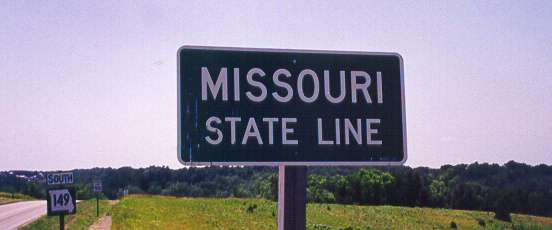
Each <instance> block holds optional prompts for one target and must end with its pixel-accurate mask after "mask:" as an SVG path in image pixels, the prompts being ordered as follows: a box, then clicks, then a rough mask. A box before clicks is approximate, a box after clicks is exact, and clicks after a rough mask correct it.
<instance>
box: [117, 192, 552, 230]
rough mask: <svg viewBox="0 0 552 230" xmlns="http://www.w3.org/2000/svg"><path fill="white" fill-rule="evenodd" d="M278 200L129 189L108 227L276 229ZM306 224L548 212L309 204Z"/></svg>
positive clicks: (463, 224) (324, 228) (316, 227)
mask: <svg viewBox="0 0 552 230" xmlns="http://www.w3.org/2000/svg"><path fill="white" fill-rule="evenodd" d="M277 215H278V214H277V204H276V203H275V202H272V201H269V200H265V199H241V198H224V199H221V198H177V197H170V196H151V195H132V196H128V197H126V198H124V199H123V200H122V201H121V202H119V204H118V205H117V206H115V207H114V208H113V215H112V217H113V226H112V227H113V229H276V228H277V223H276V220H277ZM307 228H308V229H312V230H330V229H336V230H337V229H351V230H353V229H536V230H538V229H552V218H546V217H535V216H527V215H517V214H513V215H512V221H511V222H506V221H501V220H497V219H495V218H494V214H493V213H491V212H481V211H463V210H450V209H439V208H436V209H434V208H409V207H396V206H387V205H384V206H361V205H341V204H308V207H307Z"/></svg>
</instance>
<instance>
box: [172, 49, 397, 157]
mask: <svg viewBox="0 0 552 230" xmlns="http://www.w3.org/2000/svg"><path fill="white" fill-rule="evenodd" d="M183 49H194V50H222V51H253V52H276V53H310V54H359V55H375V56H395V57H397V58H399V66H400V78H401V79H400V81H401V109H402V125H403V133H402V134H403V150H404V157H403V159H402V160H401V161H356V162H348V161H280V162H273V161H272V162H271V161H267V162H237V161H236V162H192V161H189V162H186V161H184V159H182V158H181V152H182V143H181V142H182V136H181V130H180V125H181V124H180V122H181V118H182V114H181V113H180V109H181V108H180V55H179V54H180V51H181V50H183ZM176 59H177V64H176V65H177V70H176V71H177V72H176V79H177V118H178V120H177V127H178V128H177V130H178V131H177V132H178V133H177V138H178V146H177V152H176V155H177V158H178V161H179V162H180V163H181V164H183V165H184V166H212V165H217V166H281V165H289V166H400V165H404V163H405V162H406V160H407V159H408V154H407V152H408V151H407V144H406V106H405V96H404V62H403V58H402V56H401V55H400V54H399V53H393V52H364V51H335V50H302V49H274V48H243V47H217V46H193V45H183V46H181V47H180V48H179V49H178V51H177V52H176Z"/></svg>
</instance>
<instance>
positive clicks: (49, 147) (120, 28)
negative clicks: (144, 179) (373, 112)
mask: <svg viewBox="0 0 552 230" xmlns="http://www.w3.org/2000/svg"><path fill="white" fill-rule="evenodd" d="M0 15H2V19H0V158H1V160H0V170H5V169H70V168H90V167H95V166H100V167H106V166H111V167H120V166H125V165H130V166H134V167H141V166H149V165H168V166H170V167H172V168H175V167H180V164H179V163H178V161H177V158H176V93H177V92H176V51H177V49H178V48H179V47H180V46H181V45H185V44H186V45H206V46H237V47H257V48H288V49H293V48H297V49H324V50H354V51H386V52H398V53H400V54H401V55H402V56H403V58H404V61H405V80H406V107H407V127H408V150H409V159H408V161H407V165H410V166H431V167H438V166H440V165H442V164H447V163H448V164H456V163H471V162H475V161H479V162H496V163H504V162H506V161H508V160H515V161H519V162H525V163H529V164H539V163H545V164H552V122H551V121H550V120H551V118H552V100H551V98H552V1H473V2H470V1H354V2H353V1H350V2H346V1H329V2H326V3H322V2H319V1H304V2H299V1H289V2H283V1H274V2H269V1H257V2H253V1H252V2H245V1H217V2H211V1H175V2H169V1H162V2H160V3H151V2H138V1H112V2H107V1H105V2H98V1H73V2H69V1H4V2H3V3H2V5H0Z"/></svg>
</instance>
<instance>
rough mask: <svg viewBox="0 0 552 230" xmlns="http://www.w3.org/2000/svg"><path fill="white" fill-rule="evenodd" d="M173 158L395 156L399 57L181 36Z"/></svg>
mask: <svg viewBox="0 0 552 230" xmlns="http://www.w3.org/2000/svg"><path fill="white" fill-rule="evenodd" d="M178 158H179V160H180V161H181V162H182V163H184V164H187V165H192V164H215V165H279V164H285V165H400V164H402V163H404V162H405V161H406V123H405V105H404V79H403V62H402V58H401V56H400V55H398V54H395V53H369V52H341V51H339V52H336V51H311V50H276V49H243V48H216V47H189V46H184V47H182V48H180V49H179V50H178Z"/></svg>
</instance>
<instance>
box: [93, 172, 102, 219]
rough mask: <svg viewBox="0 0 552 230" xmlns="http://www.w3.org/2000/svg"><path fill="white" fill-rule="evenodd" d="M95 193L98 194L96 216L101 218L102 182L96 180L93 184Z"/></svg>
mask: <svg viewBox="0 0 552 230" xmlns="http://www.w3.org/2000/svg"><path fill="white" fill-rule="evenodd" d="M93 187H94V193H96V216H100V198H99V196H100V193H101V192H102V189H103V187H102V181H100V180H96V181H94V184H93Z"/></svg>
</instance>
